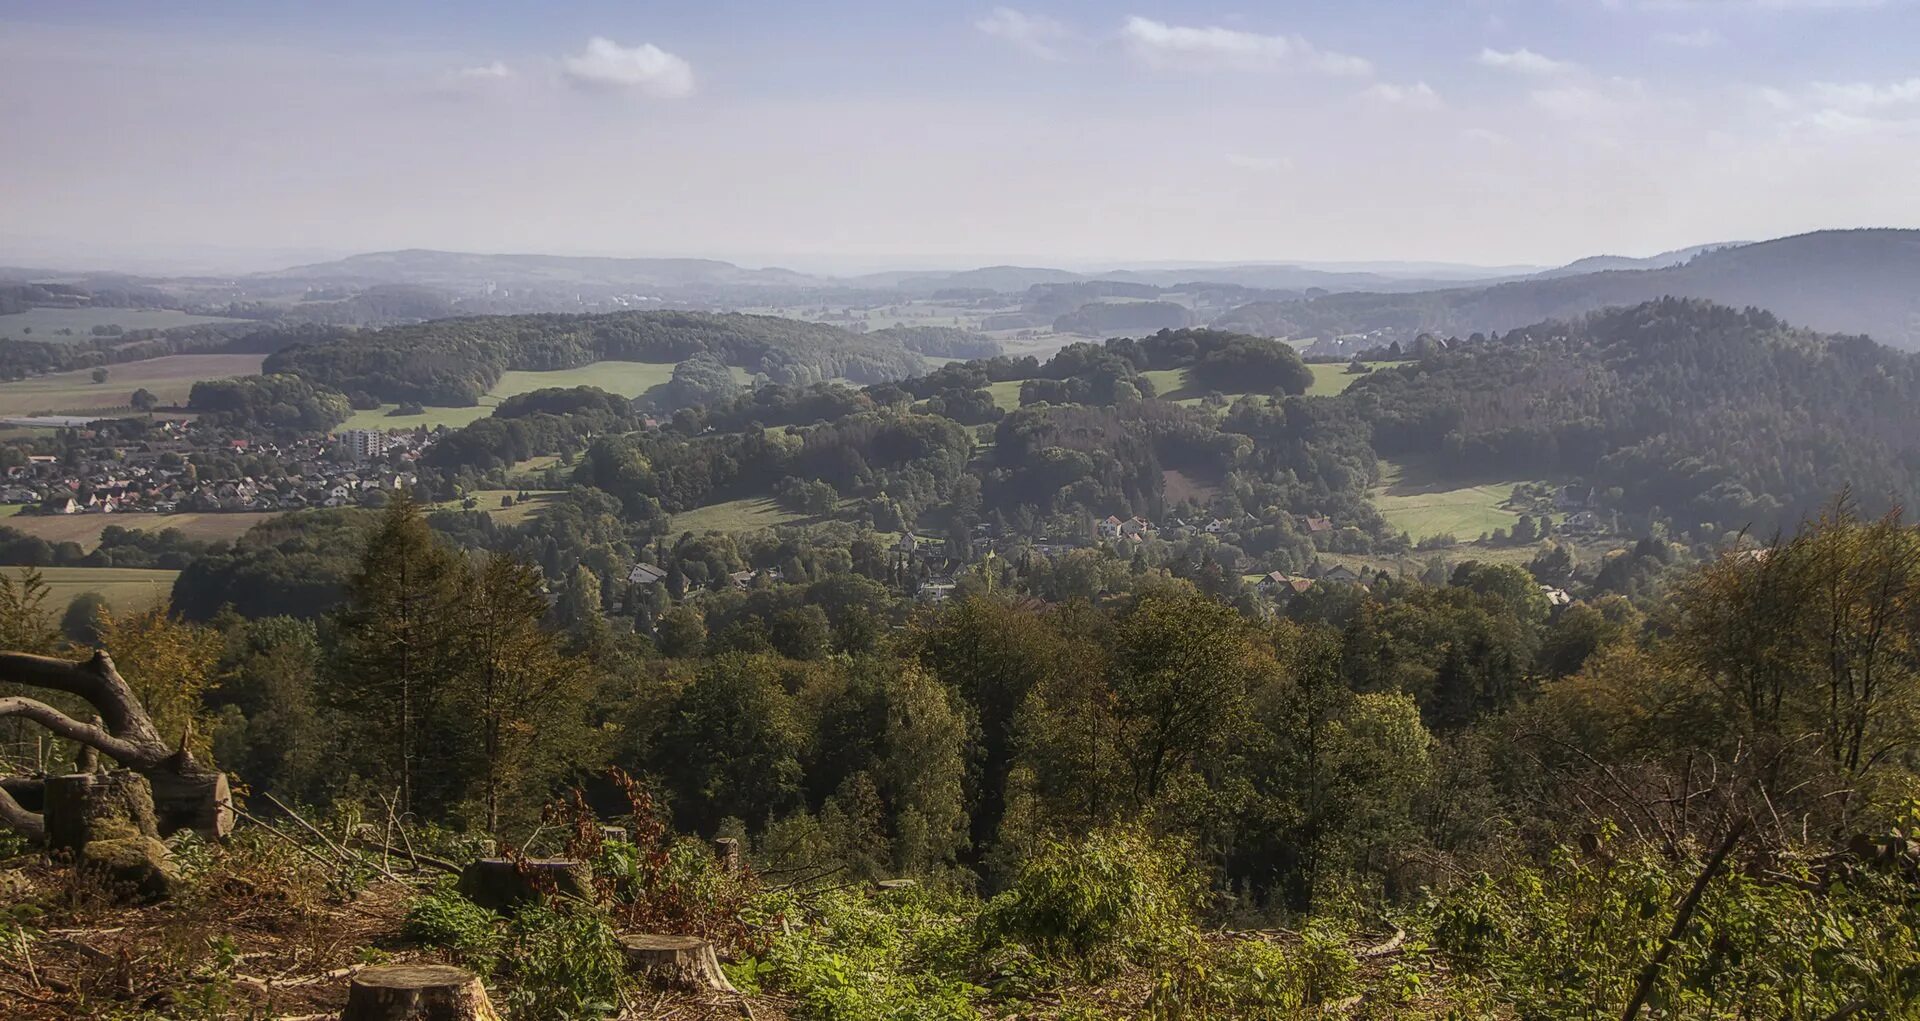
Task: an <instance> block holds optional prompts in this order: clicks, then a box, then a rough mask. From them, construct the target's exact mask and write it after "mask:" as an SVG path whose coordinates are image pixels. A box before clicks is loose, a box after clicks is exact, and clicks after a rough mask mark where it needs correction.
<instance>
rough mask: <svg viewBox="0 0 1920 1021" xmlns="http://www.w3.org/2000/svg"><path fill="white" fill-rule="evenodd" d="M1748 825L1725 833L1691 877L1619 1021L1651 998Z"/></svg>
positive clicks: (1738, 824) (1744, 821)
mask: <svg viewBox="0 0 1920 1021" xmlns="http://www.w3.org/2000/svg"><path fill="white" fill-rule="evenodd" d="M1749 822H1750V820H1748V819H1741V820H1740V821H1738V822H1736V823H1734V824H1733V827H1732V828H1731V829H1729V830H1727V837H1726V839H1725V840H1722V841H1720V846H1719V847H1716V848H1714V850H1713V855H1712V856H1711V857H1709V858H1708V859H1707V864H1706V866H1705V867H1704V868H1702V869H1701V870H1700V874H1699V875H1698V876H1695V877H1694V879H1693V888H1692V889H1690V890H1688V891H1687V895H1686V896H1685V897H1684V898H1682V899H1681V901H1680V909H1679V910H1678V911H1676V912H1674V916H1673V928H1671V929H1668V930H1667V936H1666V938H1665V939H1663V940H1661V941H1660V949H1658V950H1655V951H1654V952H1653V956H1652V957H1651V958H1649V959H1648V960H1647V966H1646V967H1645V968H1642V969H1640V980H1639V981H1638V982H1637V983H1635V984H1634V989H1633V998H1632V999H1630V1000H1628V1001H1627V1011H1626V1013H1625V1014H1622V1015H1621V1019H1622V1021H1635V1019H1636V1018H1637V1017H1639V1016H1640V1008H1641V1007H1643V1006H1646V1003H1647V998H1648V997H1649V996H1651V995H1653V986H1654V983H1656V982H1658V981H1660V969H1662V968H1664V967H1666V965H1667V958H1669V957H1672V956H1673V948H1674V945H1675V944H1676V943H1678V942H1679V941H1680V937H1681V936H1683V935H1685V934H1686V931H1687V926H1688V925H1689V924H1691V923H1692V922H1693V913H1694V912H1695V911H1697V910H1699V907H1700V898H1701V897H1703V896H1705V894H1706V892H1707V885H1708V884H1710V883H1712V882H1713V877H1714V876H1715V875H1716V874H1718V873H1719V871H1720V866H1722V865H1724V864H1726V861H1727V856H1728V855H1730V854H1732V853H1733V849H1734V846H1735V845H1737V844H1739V843H1740V838H1741V837H1743V836H1745V835H1746V833H1747V826H1748V824H1749Z"/></svg>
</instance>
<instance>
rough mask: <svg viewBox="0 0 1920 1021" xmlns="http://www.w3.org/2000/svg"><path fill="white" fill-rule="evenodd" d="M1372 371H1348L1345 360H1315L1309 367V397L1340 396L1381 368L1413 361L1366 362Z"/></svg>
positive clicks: (1408, 363) (1389, 367)
mask: <svg viewBox="0 0 1920 1021" xmlns="http://www.w3.org/2000/svg"><path fill="white" fill-rule="evenodd" d="M1364 364H1365V365H1366V366H1367V368H1368V369H1370V370H1372V372H1348V371H1347V364H1346V363H1344V362H1341V363H1335V362H1315V363H1314V364H1312V365H1309V366H1307V368H1309V369H1312V370H1313V385H1312V386H1310V387H1308V388H1307V396H1308V397H1338V396H1339V395H1341V394H1343V393H1346V392H1347V387H1350V386H1352V385H1353V384H1355V383H1357V382H1359V381H1360V380H1363V379H1365V378H1367V377H1368V376H1369V375H1372V373H1373V372H1378V371H1379V370H1381V369H1391V368H1393V367H1394V366H1396V365H1410V364H1412V363H1411V362H1408V361H1399V362H1366V363H1364Z"/></svg>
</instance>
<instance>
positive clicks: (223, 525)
mask: <svg viewBox="0 0 1920 1021" xmlns="http://www.w3.org/2000/svg"><path fill="white" fill-rule="evenodd" d="M494 502H495V503H498V502H499V501H498V500H497V499H496V500H495V501H494ZM19 509H20V508H19V506H18V505H17V504H16V505H12V506H9V507H7V508H6V515H7V516H6V517H4V518H0V524H4V525H5V526H6V527H8V528H12V529H16V530H18V531H21V532H25V533H26V534H28V535H33V536H38V537H40V538H42V539H45V540H47V541H48V542H50V543H54V544H56V545H57V544H59V543H63V542H77V543H79V544H80V546H81V548H82V549H87V550H91V549H93V548H94V547H95V546H98V545H100V533H101V532H102V531H103V530H105V529H106V528H108V527H109V526H111V525H119V526H120V527H121V528H129V529H138V530H139V531H142V532H164V531H166V530H167V529H169V528H177V529H179V530H180V531H181V532H182V533H183V534H185V535H186V537H187V538H189V539H198V540H201V541H203V542H216V541H223V542H232V541H233V540H235V539H238V538H239V537H240V536H241V535H242V534H244V533H245V532H246V530H247V529H249V528H252V527H253V526H255V525H257V524H259V523H260V522H262V521H265V520H267V519H268V518H273V517H278V516H279V515H278V514H276V513H274V512H272V511H241V512H237V513H231V514H229V513H212V514H208V513H185V514H21V513H19Z"/></svg>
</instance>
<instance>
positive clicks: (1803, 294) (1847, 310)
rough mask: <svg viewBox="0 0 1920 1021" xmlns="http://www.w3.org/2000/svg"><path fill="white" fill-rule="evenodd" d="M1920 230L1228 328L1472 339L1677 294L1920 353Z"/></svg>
mask: <svg viewBox="0 0 1920 1021" xmlns="http://www.w3.org/2000/svg"><path fill="white" fill-rule="evenodd" d="M1917 281H1920V231H1916V230H1848V231H1821V232H1818V233H1813V234H1802V235H1799V236H1797V237H1790V238H1780V239H1778V240H1775V241H1766V242H1761V243H1759V244H1752V245H1741V246H1738V247H1732V248H1723V249H1718V250H1714V251H1709V252H1704V253H1702V254H1700V255H1698V256H1695V257H1694V258H1693V259H1692V260H1690V261H1688V262H1687V263H1685V264H1684V265H1678V266H1670V267H1667V268H1664V269H1651V270H1636V271H1621V272H1608V273H1589V274H1583V275H1579V276H1566V277H1558V278H1553V279H1531V280H1522V281H1515V282H1512V283H1505V284H1499V285H1495V286H1492V287H1480V288H1457V289H1452V290H1444V291H1431V292H1426V293H1420V294H1377V293H1376V294H1357V293H1356V294H1334V295H1327V296H1324V297H1319V298H1313V299H1308V300H1304V301H1291V302H1261V303H1256V304H1253V305H1248V306H1244V307H1242V308H1239V309H1236V310H1234V311H1233V312H1230V313H1228V314H1227V316H1225V317H1223V318H1222V319H1220V320H1218V321H1216V322H1215V323H1214V325H1215V326H1216V327H1219V328H1221V329H1231V330H1239V331H1243V332H1254V333H1262V334H1266V335H1271V336H1302V335H1313V334H1337V333H1358V332H1367V331H1370V330H1376V329H1394V330H1398V331H1400V332H1403V333H1406V334H1408V335H1411V334H1414V333H1418V332H1420V331H1432V332H1436V333H1457V334H1460V335H1463V336H1464V335H1466V334H1469V333H1473V332H1476V331H1488V332H1490V331H1494V330H1510V329H1514V328H1516V327H1519V326H1524V325H1526V324H1528V323H1535V322H1540V321H1542V320H1546V319H1570V318H1573V317H1576V316H1578V315H1581V314H1583V313H1586V312H1591V311H1594V310H1595V309H1600V308H1606V307H1610V306H1626V305H1636V304H1639V303H1641V302H1645V301H1651V300H1654V299H1656V298H1661V297H1666V296H1669V295H1676V296H1680V297H1688V298H1706V299H1709V300H1712V301H1716V302H1719V303H1720V304H1723V305H1730V306H1733V307H1735V308H1744V307H1747V306H1752V307H1756V308H1764V309H1766V310H1768V311H1770V312H1773V313H1774V314H1775V315H1778V316H1780V317H1782V318H1784V319H1786V320H1788V321H1790V322H1792V323H1795V324H1796V325H1801V326H1806V327H1809V328H1811V329H1816V330H1824V331H1829V332H1834V333H1864V334H1867V335H1869V336H1872V337H1873V338H1874V339H1876V340H1878V341H1880V342H1882V343H1884V344H1889V345H1891V346H1893V347H1898V348H1902V349H1906V350H1916V349H1920V286H1916V282H1917Z"/></svg>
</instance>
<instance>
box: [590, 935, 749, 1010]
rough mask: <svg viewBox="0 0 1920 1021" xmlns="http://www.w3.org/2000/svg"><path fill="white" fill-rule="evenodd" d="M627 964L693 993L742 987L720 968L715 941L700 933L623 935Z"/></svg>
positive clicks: (726, 990) (621, 941) (735, 993)
mask: <svg viewBox="0 0 1920 1021" xmlns="http://www.w3.org/2000/svg"><path fill="white" fill-rule="evenodd" d="M620 952H621V953H622V954H623V955H624V956H625V957H626V959H627V967H628V968H629V969H630V970H632V971H634V972H637V973H639V974H641V975H645V976H647V977H648V978H650V979H652V980H653V981H655V982H658V983H660V984H662V985H666V986H670V987H672V988H675V989H684V990H689V991H693V992H713V993H732V994H734V995H736V996H737V995H739V993H740V990H738V989H735V988H734V987H733V983H731V982H729V981H727V973H726V972H724V971H721V970H720V955H718V954H716V953H714V950H713V944H712V943H709V942H707V941H706V940H703V939H701V938H699V937H698V936H661V935H655V934H652V933H636V934H633V935H629V936H622V937H620Z"/></svg>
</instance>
